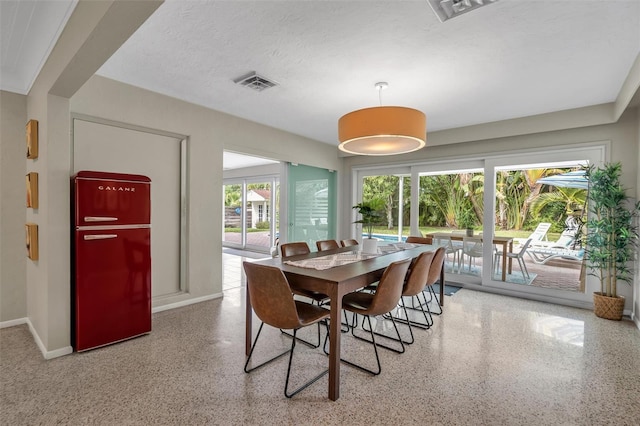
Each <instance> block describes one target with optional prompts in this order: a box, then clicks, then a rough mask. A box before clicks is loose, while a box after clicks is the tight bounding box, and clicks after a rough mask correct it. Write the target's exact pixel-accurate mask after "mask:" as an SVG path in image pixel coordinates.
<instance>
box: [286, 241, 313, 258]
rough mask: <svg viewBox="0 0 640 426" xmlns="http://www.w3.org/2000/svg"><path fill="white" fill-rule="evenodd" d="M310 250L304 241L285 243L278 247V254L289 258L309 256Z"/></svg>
mask: <svg viewBox="0 0 640 426" xmlns="http://www.w3.org/2000/svg"><path fill="white" fill-rule="evenodd" d="M309 253H311V250H310V249H309V245H307V243H305V242H304V241H301V242H295V243H285V244H281V245H280V254H281V255H282V257H291V256H296V255H298V254H309Z"/></svg>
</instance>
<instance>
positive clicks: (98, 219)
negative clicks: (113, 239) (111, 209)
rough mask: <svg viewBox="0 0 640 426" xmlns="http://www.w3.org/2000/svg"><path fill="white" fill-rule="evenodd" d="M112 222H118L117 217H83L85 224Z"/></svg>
mask: <svg viewBox="0 0 640 426" xmlns="http://www.w3.org/2000/svg"><path fill="white" fill-rule="evenodd" d="M114 220H118V218H117V217H109V216H85V217H84V221H85V222H111V221H114Z"/></svg>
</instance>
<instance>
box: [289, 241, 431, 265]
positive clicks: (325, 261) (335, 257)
mask: <svg viewBox="0 0 640 426" xmlns="http://www.w3.org/2000/svg"><path fill="white" fill-rule="evenodd" d="M418 246H419V244H411V243H394V244H389V245H384V246H380V247H378V253H363V252H361V251H355V250H354V251H347V252H342V253H337V254H328V255H326V256H319V257H314V258H311V259H304V260H286V261H284V263H286V264H287V265H291V266H297V267H299V268H308V269H317V270H319V271H322V270H325V269H331V268H335V267H336V266H342V265H347V264H349V263H354V262H359V261H361V260H366V259H372V258H374V257H377V256H381V255H383V254H388V253H395V252H397V251H402V250H407V249H410V248H414V247H418Z"/></svg>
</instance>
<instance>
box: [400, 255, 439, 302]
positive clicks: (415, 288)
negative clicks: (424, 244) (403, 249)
mask: <svg viewBox="0 0 640 426" xmlns="http://www.w3.org/2000/svg"><path fill="white" fill-rule="evenodd" d="M435 254H436V252H435V251H427V252H424V253H420V255H419V256H418V257H417V258H416V259H415V261H413V262H412V263H411V269H410V270H409V272H408V273H407V277H406V280H405V282H404V287H403V289H402V295H403V296H415V295H416V294H419V293H420V292H421V291H422V290H424V286H425V285H426V283H427V278H428V277H429V269H430V268H431V262H432V260H433V257H434V255H435Z"/></svg>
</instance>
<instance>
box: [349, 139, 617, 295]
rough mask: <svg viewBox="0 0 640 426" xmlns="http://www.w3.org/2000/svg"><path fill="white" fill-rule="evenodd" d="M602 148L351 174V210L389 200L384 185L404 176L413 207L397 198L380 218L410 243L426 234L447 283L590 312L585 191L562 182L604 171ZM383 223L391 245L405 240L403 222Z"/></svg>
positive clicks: (583, 187)
mask: <svg viewBox="0 0 640 426" xmlns="http://www.w3.org/2000/svg"><path fill="white" fill-rule="evenodd" d="M606 147H607V144H606V143H593V144H584V145H582V146H569V147H556V148H554V149H546V150H544V151H539V152H538V151H531V152H527V153H526V154H525V153H521V152H520V153H507V152H505V153H502V154H500V155H495V156H486V157H484V158H477V159H466V160H441V161H434V162H425V163H421V164H412V165H406V166H404V165H403V166H398V167H395V168H394V167H388V168H378V169H374V168H367V169H362V170H356V174H355V175H354V181H353V182H354V191H353V194H354V197H353V199H352V202H353V203H354V204H355V203H358V202H360V201H361V200H365V199H366V197H374V196H380V195H385V194H387V193H389V194H390V191H386V192H385V190H384V186H383V183H387V182H393V183H394V184H395V183H396V182H398V181H400V180H401V179H400V177H401V176H405V177H404V180H405V181H408V182H410V186H411V190H410V191H409V193H410V197H409V199H408V200H403V201H400V199H399V196H398V198H397V199H395V200H393V203H395V204H392V203H387V205H391V206H393V209H395V213H392V214H391V215H387V214H385V213H386V212H387V211H388V210H387V209H384V210H381V212H380V213H381V214H382V215H383V216H384V217H385V218H392V219H393V218H402V222H401V223H402V226H403V227H404V226H408V225H410V229H411V234H417V233H421V234H423V235H429V234H431V235H433V236H434V243H435V244H438V245H443V246H446V247H447V253H448V254H447V262H446V273H447V276H446V279H447V281H449V282H457V283H461V284H463V285H465V286H466V285H469V286H470V288H473V286H487V287H494V288H497V289H500V290H508V291H510V292H520V293H530V294H534V295H536V296H543V297H557V298H562V299H567V300H572V301H575V302H579V303H588V301H589V296H588V294H589V293H590V290H591V289H590V286H591V284H590V282H589V281H588V280H586V273H585V265H584V245H583V238H582V237H583V234H584V232H585V230H584V227H583V224H584V222H585V221H586V217H585V210H586V208H585V207H586V206H585V199H586V181H584V180H582V181H579V182H577V183H575V182H572V183H569V184H568V185H567V184H566V183H564V181H563V180H562V178H563V176H562V175H564V174H566V173H570V172H576V171H578V173H577V174H578V175H579V169H580V167H581V166H582V165H586V164H600V163H602V162H604V161H605V160H606V149H607V148H606ZM569 176H570V177H573V176H574V173H572V174H570V175H569ZM388 186H392V185H388ZM373 188H376V189H373ZM400 193H402V194H403V196H404V195H405V194H407V193H408V192H407V191H406V190H402V191H398V192H395V194H397V195H399V194H400ZM367 194H368V195H367ZM388 199H389V200H392V197H389V198H388ZM400 206H402V207H400ZM407 213H409V214H408V217H407V216H406V214H407ZM389 223H390V224H391V228H392V231H393V234H394V238H397V236H396V235H404V233H405V231H404V230H403V231H402V234H399V233H398V232H397V230H396V229H394V228H395V227H398V226H400V225H399V224H400V221H398V222H394V221H393V220H392V221H387V222H385V224H386V227H387V228H388V227H389ZM382 226H385V225H384V224H383V225H382ZM467 233H469V234H473V235H472V237H469V236H467Z"/></svg>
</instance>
